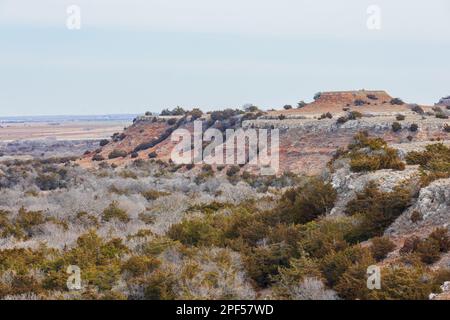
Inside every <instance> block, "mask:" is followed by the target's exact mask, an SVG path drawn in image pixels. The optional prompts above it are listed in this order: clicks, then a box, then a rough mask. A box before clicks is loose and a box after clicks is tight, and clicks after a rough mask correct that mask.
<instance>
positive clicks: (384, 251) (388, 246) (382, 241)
mask: <svg viewBox="0 0 450 320" xmlns="http://www.w3.org/2000/svg"><path fill="white" fill-rule="evenodd" d="M393 249H395V244H394V243H393V242H392V241H391V240H389V239H388V238H385V237H375V238H373V239H372V246H371V247H370V250H371V251H372V256H373V258H374V259H375V260H376V261H381V260H383V259H384V258H386V256H387V255H388V253H389V252H391V251H392V250H393Z"/></svg>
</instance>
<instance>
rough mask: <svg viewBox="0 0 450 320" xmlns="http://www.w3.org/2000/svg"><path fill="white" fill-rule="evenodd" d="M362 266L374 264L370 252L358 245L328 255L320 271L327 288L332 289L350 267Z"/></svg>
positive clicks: (322, 262)
mask: <svg viewBox="0 0 450 320" xmlns="http://www.w3.org/2000/svg"><path fill="white" fill-rule="evenodd" d="M356 264H363V265H364V266H365V268H366V271H367V267H368V266H369V265H372V264H374V261H373V259H372V255H371V253H370V251H369V250H368V249H366V248H362V247H361V246H359V245H356V246H353V247H348V248H346V249H344V250H342V251H339V252H336V253H330V254H329V255H327V256H325V257H324V259H323V260H322V261H321V264H320V269H321V271H322V274H323V275H324V277H325V279H326V281H327V283H328V285H329V286H331V287H334V286H335V285H336V284H337V283H338V281H339V279H340V278H341V276H342V275H343V274H344V273H345V272H346V271H347V270H348V269H349V268H350V267H352V266H354V265H356Z"/></svg>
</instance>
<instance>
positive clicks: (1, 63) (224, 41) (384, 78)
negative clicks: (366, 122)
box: [0, 0, 450, 116]
mask: <svg viewBox="0 0 450 320" xmlns="http://www.w3.org/2000/svg"><path fill="white" fill-rule="evenodd" d="M336 2H337V1H333V0H315V1H310V0H295V1H294V0H277V1H275V0H273V1H269V0H258V1H256V0H240V1H238V0H228V1H216V0H208V1H207V0H191V1H185V0H164V1H162V0H146V1H144V0H128V1H126V0H108V1H107V0H89V1H88V0H80V1H77V0H72V1H65V0H40V1H35V0H27V1H25V0H6V1H5V0H0V116H6V115H38V114H105V113H111V114H112V113H114V114H115V113H139V112H144V111H145V110H151V111H159V110H161V109H162V108H166V107H174V106H176V105H180V106H184V107H186V108H192V107H196V106H198V107H201V108H202V109H204V110H210V109H214V108H222V107H239V106H241V105H243V104H245V103H254V104H257V105H260V106H262V107H265V108H272V107H274V108H278V107H281V106H282V105H284V104H295V103H296V102H298V101H299V100H311V98H312V96H313V95H314V93H315V92H317V91H321V90H322V91H325V90H350V89H361V88H366V89H386V90H388V91H389V92H390V93H391V94H392V95H394V96H399V97H402V98H403V99H404V100H406V101H411V102H419V103H429V104H431V103H434V102H436V101H437V100H439V98H440V97H442V96H444V95H449V94H450V86H449V74H450V60H449V58H448V57H449V56H450V19H449V17H450V5H449V2H448V1H445V0H442V1H441V0H430V1H418V0H417V1H411V0H410V1H406V0H389V1H388V0H382V1H376V0H375V1H365V0H347V1H345V4H343V3H344V1H339V2H341V4H336ZM69 4H78V5H79V6H80V8H81V10H82V11H81V13H82V14H81V18H82V28H81V30H79V31H69V30H68V29H67V28H66V27H65V19H66V17H67V15H66V12H65V10H66V7H67V6H68V5H69ZM371 4H377V5H379V7H380V8H381V10H382V11H381V13H382V16H381V17H382V25H381V26H382V28H381V30H380V31H370V30H368V29H367V27H366V19H367V13H366V9H367V7H368V5H371Z"/></svg>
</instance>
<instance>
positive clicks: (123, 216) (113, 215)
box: [102, 201, 130, 223]
mask: <svg viewBox="0 0 450 320" xmlns="http://www.w3.org/2000/svg"><path fill="white" fill-rule="evenodd" d="M102 219H103V221H111V220H112V219H117V220H119V221H120V222H123V223H127V222H129V221H130V217H129V216H128V214H127V212H126V211H125V210H123V209H121V208H119V204H118V202H117V201H113V202H111V204H110V205H109V206H108V207H107V208H105V210H103V214H102Z"/></svg>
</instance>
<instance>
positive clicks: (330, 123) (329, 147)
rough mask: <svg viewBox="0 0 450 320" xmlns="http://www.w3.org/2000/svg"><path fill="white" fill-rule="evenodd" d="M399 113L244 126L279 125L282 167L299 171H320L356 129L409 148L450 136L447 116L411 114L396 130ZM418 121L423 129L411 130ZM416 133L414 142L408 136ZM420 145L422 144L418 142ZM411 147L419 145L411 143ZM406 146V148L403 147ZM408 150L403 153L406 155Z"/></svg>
mask: <svg viewBox="0 0 450 320" xmlns="http://www.w3.org/2000/svg"><path fill="white" fill-rule="evenodd" d="M395 121H397V120H396V118H395V116H393V115H391V116H372V117H363V118H361V119H358V120H351V121H347V122H346V123H344V124H337V123H336V119H329V120H328V119H327V120H325V119H324V120H317V119H286V120H273V119H272V120H269V119H258V120H249V121H244V123H243V127H244V128H250V127H252V128H263V129H269V128H276V129H279V130H280V168H281V169H282V170H288V171H292V172H297V173H304V174H317V173H320V172H321V171H322V170H323V169H324V168H325V167H326V165H327V163H328V161H330V160H331V158H332V156H333V154H334V152H336V150H337V149H338V148H345V147H347V145H348V144H349V143H350V142H351V141H352V140H353V137H354V135H355V134H356V133H358V132H360V131H363V130H364V131H367V132H368V133H369V134H370V135H371V136H378V137H381V138H383V139H384V140H385V141H387V142H388V143H390V144H393V143H394V144H396V146H397V147H399V148H400V149H402V148H403V147H404V149H405V150H408V147H407V146H408V145H410V144H412V143H413V144H416V143H420V142H424V145H426V144H429V143H430V140H437V139H441V140H447V141H448V140H449V139H450V134H448V133H446V132H444V130H443V128H444V126H445V124H446V123H447V122H448V120H446V119H437V118H431V117H430V118H426V119H422V117H421V116H418V115H408V116H407V117H406V119H405V120H404V121H401V123H402V126H403V129H402V130H400V131H398V132H393V131H392V123H393V122H395ZM413 123H416V124H418V126H419V129H418V130H417V131H416V132H411V131H410V130H409V127H410V126H411V124H413ZM408 137H412V139H413V140H412V142H411V141H410V140H409V139H408ZM418 148H420V146H418ZM410 149H411V150H414V149H416V147H411V148H410ZM402 150H403V149H402ZM404 154H405V152H403V153H402V155H404Z"/></svg>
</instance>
